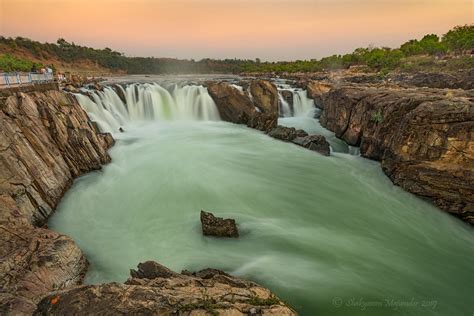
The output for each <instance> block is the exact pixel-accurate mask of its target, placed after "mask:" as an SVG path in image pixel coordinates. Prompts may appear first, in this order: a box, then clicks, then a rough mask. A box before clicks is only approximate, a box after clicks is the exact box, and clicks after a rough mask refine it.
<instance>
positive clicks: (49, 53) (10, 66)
mask: <svg viewBox="0 0 474 316" xmlns="http://www.w3.org/2000/svg"><path fill="white" fill-rule="evenodd" d="M0 44H3V45H6V46H7V47H9V48H10V50H12V51H13V52H14V51H15V49H18V48H21V49H23V50H26V51H27V52H29V53H30V54H31V55H32V56H33V57H34V58H35V59H36V60H49V59H51V57H54V59H56V60H59V61H62V62H65V63H70V64H74V63H76V62H79V61H84V60H88V61H90V62H92V63H95V64H96V65H100V66H101V67H103V68H107V69H109V70H110V71H112V72H125V73H128V74H179V73H242V72H276V73H280V72H316V71H323V70H336V69H347V68H349V67H351V66H361V67H365V68H367V70H368V71H381V72H388V71H391V70H394V69H401V70H404V71H411V70H420V69H419V68H421V69H429V68H430V67H434V66H436V60H437V59H441V58H442V57H443V56H446V54H450V55H456V56H461V57H458V58H455V59H453V60H449V59H448V60H447V62H446V63H445V66H446V67H448V70H450V69H449V68H453V69H462V68H471V69H472V68H474V61H473V58H472V57H471V54H472V52H473V50H474V25H464V26H456V27H454V28H453V29H452V30H450V31H449V32H447V33H446V34H444V35H443V36H442V37H441V38H439V37H438V36H437V35H435V34H429V35H426V36H424V37H423V38H422V39H421V40H410V41H408V42H406V43H404V44H402V45H401V46H400V47H399V48H396V49H392V48H388V47H368V48H357V49H356V50H354V52H353V53H350V54H345V55H332V56H329V57H324V58H322V59H320V60H316V59H312V60H297V61H292V62H261V61H260V60H259V59H258V58H257V59H255V60H241V59H222V60H218V59H202V60H199V61H195V60H180V59H173V58H155V57H127V56H125V55H124V54H122V53H120V52H117V51H114V50H112V49H110V48H104V49H95V48H91V47H86V46H80V45H76V44H75V43H69V42H67V41H66V40H65V39H62V38H61V39H58V41H57V42H56V43H40V42H37V41H33V40H30V39H27V38H23V37H16V38H10V37H3V36H0ZM0 47H1V46H0ZM438 64H439V63H438ZM33 65H35V66H36V67H41V66H42V65H41V63H39V62H35V61H33V60H30V59H27V58H21V57H19V56H16V55H15V54H14V53H7V54H5V53H4V54H2V52H1V51H0V70H2V71H29V70H30V69H31V67H32V66H33ZM53 66H54V64H53Z"/></svg>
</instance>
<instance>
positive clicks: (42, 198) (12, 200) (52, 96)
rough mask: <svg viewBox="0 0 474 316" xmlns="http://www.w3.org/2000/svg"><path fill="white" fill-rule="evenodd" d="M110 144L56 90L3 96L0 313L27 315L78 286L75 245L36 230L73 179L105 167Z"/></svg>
mask: <svg viewBox="0 0 474 316" xmlns="http://www.w3.org/2000/svg"><path fill="white" fill-rule="evenodd" d="M112 145H113V138H112V137H111V135H110V134H101V133H99V132H98V131H97V130H96V129H95V128H94V125H92V124H91V123H90V122H89V119H88V117H87V114H86V113H85V112H84V110H83V109H82V108H81V107H80V105H79V104H78V103H77V101H76V99H75V98H74V96H72V95H67V94H65V93H62V92H60V91H58V89H57V87H55V86H54V85H44V86H41V87H26V88H22V89H16V90H15V89H12V90H1V91H0V241H1V244H2V247H0V256H1V258H2V260H1V262H0V275H1V279H0V313H2V314H3V313H8V312H9V311H15V313H28V312H30V311H32V309H34V308H35V305H36V303H37V302H38V300H39V299H41V297H43V296H44V295H46V294H47V293H49V292H50V291H52V290H56V289H60V288H64V287H65V286H69V285H72V284H77V283H79V282H80V281H81V280H82V278H83V276H84V274H85V271H86V268H87V261H86V259H85V258H84V256H83V254H82V252H81V250H80V249H79V248H78V247H77V245H76V244H75V243H74V242H73V241H72V240H71V239H70V238H69V237H66V236H63V235H60V234H58V233H55V232H51V231H49V230H47V229H42V228H37V226H41V225H43V224H45V223H46V221H47V219H48V217H49V216H50V215H51V213H52V212H53V211H54V209H55V207H56V206H57V204H58V202H59V200H60V199H61V197H62V196H63V194H64V192H65V191H66V190H67V189H68V188H69V187H70V186H71V184H72V181H73V180H74V179H75V178H76V177H78V176H80V175H82V174H84V173H86V172H89V171H92V170H97V169H100V168H101V165H102V164H105V163H107V162H109V161H110V157H109V155H108V154H107V149H108V148H109V147H110V146H112Z"/></svg>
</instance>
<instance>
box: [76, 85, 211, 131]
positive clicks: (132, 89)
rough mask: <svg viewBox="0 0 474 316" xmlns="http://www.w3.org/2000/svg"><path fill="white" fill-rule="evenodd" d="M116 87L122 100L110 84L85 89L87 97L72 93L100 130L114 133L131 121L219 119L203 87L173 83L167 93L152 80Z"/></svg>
mask: <svg viewBox="0 0 474 316" xmlns="http://www.w3.org/2000/svg"><path fill="white" fill-rule="evenodd" d="M116 88H117V89H120V90H121V92H122V93H121V94H123V97H124V99H125V102H123V100H122V99H121V98H120V96H119V94H117V92H116V90H114V89H113V88H112V87H105V88H104V90H103V91H89V94H90V96H91V97H90V98H89V97H88V96H86V95H83V94H76V98H77V100H78V102H79V104H80V105H81V106H82V107H83V108H84V109H85V110H86V112H87V114H88V115H89V117H90V119H91V120H92V121H95V122H96V123H97V125H98V126H99V129H100V130H101V131H103V132H112V133H113V132H116V131H118V130H119V128H120V127H122V126H126V125H127V124H128V123H129V122H132V121H145V120H156V121H172V120H212V121H218V120H219V119H220V118H219V112H218V110H217V107H216V105H215V103H214V101H213V100H212V98H211V96H210V95H209V94H208V92H207V89H206V88H204V87H203V86H195V85H187V86H183V87H178V86H177V85H175V86H174V87H173V88H172V89H171V92H170V91H168V90H167V89H165V88H163V87H162V86H160V85H158V84H156V83H153V84H150V83H145V84H140V83H137V84H130V85H128V86H126V87H125V88H123V87H122V86H116Z"/></svg>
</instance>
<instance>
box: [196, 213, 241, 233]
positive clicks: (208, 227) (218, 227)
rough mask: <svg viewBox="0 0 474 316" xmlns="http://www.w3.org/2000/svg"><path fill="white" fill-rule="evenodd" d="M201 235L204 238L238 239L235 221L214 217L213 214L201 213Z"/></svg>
mask: <svg viewBox="0 0 474 316" xmlns="http://www.w3.org/2000/svg"><path fill="white" fill-rule="evenodd" d="M201 225H202V233H203V234H204V235H205V236H216V237H239V231H238V230H237V225H236V224H235V220H234V219H231V218H226V219H223V218H222V217H215V216H214V214H212V213H209V212H204V211H201Z"/></svg>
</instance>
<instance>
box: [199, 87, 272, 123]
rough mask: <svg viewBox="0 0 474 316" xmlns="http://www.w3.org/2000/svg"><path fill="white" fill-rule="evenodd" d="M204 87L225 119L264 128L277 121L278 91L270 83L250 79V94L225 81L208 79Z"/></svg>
mask: <svg viewBox="0 0 474 316" xmlns="http://www.w3.org/2000/svg"><path fill="white" fill-rule="evenodd" d="M207 90H208V91H209V94H210V96H211V97H212V99H213V100H214V102H215V103H216V106H217V109H218V110H219V114H220V116H221V119H223V120H224V121H228V122H232V123H236V124H246V125H247V126H249V127H252V128H255V129H258V130H261V131H264V132H268V131H270V130H271V129H272V128H274V127H275V126H276V125H277V121H278V91H277V89H276V87H275V85H274V84H273V83H270V82H269V81H265V80H257V81H252V82H251V84H250V93H251V95H250V96H249V94H247V93H246V92H245V91H240V90H239V89H237V88H236V87H234V86H232V85H230V84H228V83H226V82H210V83H208V85H207Z"/></svg>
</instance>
